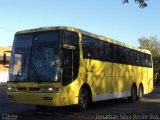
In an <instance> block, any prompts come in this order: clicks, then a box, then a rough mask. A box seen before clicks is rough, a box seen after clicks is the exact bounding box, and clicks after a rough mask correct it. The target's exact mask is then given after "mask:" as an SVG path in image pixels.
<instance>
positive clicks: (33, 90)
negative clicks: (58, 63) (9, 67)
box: [17, 87, 40, 92]
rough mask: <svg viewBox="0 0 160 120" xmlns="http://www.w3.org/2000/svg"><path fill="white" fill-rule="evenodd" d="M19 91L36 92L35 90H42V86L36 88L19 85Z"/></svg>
mask: <svg viewBox="0 0 160 120" xmlns="http://www.w3.org/2000/svg"><path fill="white" fill-rule="evenodd" d="M17 90H18V91H31V92H35V91H40V88H34V87H29V88H28V87H27V88H26V87H17Z"/></svg>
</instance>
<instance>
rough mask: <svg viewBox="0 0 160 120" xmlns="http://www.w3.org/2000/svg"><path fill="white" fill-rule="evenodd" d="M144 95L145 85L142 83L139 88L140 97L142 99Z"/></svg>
mask: <svg viewBox="0 0 160 120" xmlns="http://www.w3.org/2000/svg"><path fill="white" fill-rule="evenodd" d="M142 96H143V86H142V85H140V86H139V90H138V99H139V100H140V99H141V98H142Z"/></svg>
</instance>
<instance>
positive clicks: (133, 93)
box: [132, 86, 137, 100]
mask: <svg viewBox="0 0 160 120" xmlns="http://www.w3.org/2000/svg"><path fill="white" fill-rule="evenodd" d="M136 97H137V92H136V88H135V86H133V88H132V100H136Z"/></svg>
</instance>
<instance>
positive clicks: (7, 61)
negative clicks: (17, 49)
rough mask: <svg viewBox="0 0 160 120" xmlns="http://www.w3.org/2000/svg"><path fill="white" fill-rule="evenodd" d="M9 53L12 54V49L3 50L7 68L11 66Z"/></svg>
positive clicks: (4, 62)
mask: <svg viewBox="0 0 160 120" xmlns="http://www.w3.org/2000/svg"><path fill="white" fill-rule="evenodd" d="M8 54H11V51H4V52H3V66H4V67H5V68H9V61H10V55H8Z"/></svg>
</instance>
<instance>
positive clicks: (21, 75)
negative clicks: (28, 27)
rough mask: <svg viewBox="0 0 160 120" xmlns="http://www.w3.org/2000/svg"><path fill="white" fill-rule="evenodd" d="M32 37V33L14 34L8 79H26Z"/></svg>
mask: <svg viewBox="0 0 160 120" xmlns="http://www.w3.org/2000/svg"><path fill="white" fill-rule="evenodd" d="M32 38H33V35H32V34H25V35H16V36H15V39H14V44H13V48H12V55H11V63H10V71H9V74H10V75H9V80H10V81H16V80H17V81H24V80H26V79H27V72H28V68H27V66H28V64H29V53H30V50H31V43H32Z"/></svg>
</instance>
